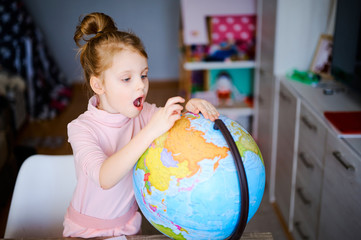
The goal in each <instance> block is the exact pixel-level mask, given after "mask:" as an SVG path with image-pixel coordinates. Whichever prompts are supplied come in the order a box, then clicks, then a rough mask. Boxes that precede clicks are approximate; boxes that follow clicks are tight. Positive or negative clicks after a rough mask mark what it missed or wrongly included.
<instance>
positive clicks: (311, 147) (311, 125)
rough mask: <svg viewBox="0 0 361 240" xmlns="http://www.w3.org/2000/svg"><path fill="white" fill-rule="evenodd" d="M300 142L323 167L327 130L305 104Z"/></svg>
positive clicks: (301, 117)
mask: <svg viewBox="0 0 361 240" xmlns="http://www.w3.org/2000/svg"><path fill="white" fill-rule="evenodd" d="M299 142H302V143H304V145H305V147H306V148H307V150H308V152H310V153H313V154H314V155H315V160H317V161H319V163H320V164H321V165H322V159H323V156H324V152H325V144H324V143H325V142H326V128H325V127H324V126H323V125H322V123H321V122H320V121H319V120H318V119H317V118H316V117H315V116H314V115H313V114H312V113H311V112H310V111H309V110H308V109H307V108H306V107H305V106H304V105H303V104H302V105H301V114H300V129H299Z"/></svg>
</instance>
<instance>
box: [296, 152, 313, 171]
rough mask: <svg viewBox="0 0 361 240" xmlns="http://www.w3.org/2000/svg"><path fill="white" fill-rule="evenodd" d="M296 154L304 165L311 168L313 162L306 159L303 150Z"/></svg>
mask: <svg viewBox="0 0 361 240" xmlns="http://www.w3.org/2000/svg"><path fill="white" fill-rule="evenodd" d="M298 156H299V157H300V159H301V162H302V163H303V164H304V165H305V166H306V168H308V169H313V167H314V166H313V164H312V163H310V162H309V161H308V160H307V158H306V154H305V153H304V152H300V153H299V154H298Z"/></svg>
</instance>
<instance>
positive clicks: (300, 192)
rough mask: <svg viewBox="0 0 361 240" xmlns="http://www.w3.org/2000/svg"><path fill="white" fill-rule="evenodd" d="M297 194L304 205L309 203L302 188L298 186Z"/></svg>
mask: <svg viewBox="0 0 361 240" xmlns="http://www.w3.org/2000/svg"><path fill="white" fill-rule="evenodd" d="M297 194H298V196H300V199H301V200H302V202H303V203H304V204H305V205H311V200H308V199H307V198H306V197H305V195H304V193H303V190H302V188H301V187H298V188H297Z"/></svg>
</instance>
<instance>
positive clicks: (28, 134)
mask: <svg viewBox="0 0 361 240" xmlns="http://www.w3.org/2000/svg"><path fill="white" fill-rule="evenodd" d="M178 92H179V91H178V82H177V81H166V82H164V81H163V82H157V81H156V82H151V83H150V90H149V93H148V97H147V101H148V102H149V103H155V104H156V105H157V106H159V107H160V106H164V104H165V103H166V101H167V99H168V98H169V97H173V96H176V95H178ZM87 104H88V94H86V90H85V86H84V85H83V84H74V85H73V96H72V99H71V102H70V104H69V105H68V106H67V108H66V109H65V110H64V111H63V112H62V113H60V114H59V115H58V116H57V117H55V118H54V119H52V120H48V121H31V122H28V123H26V124H25V126H23V128H22V129H21V131H20V132H19V135H18V136H17V144H18V145H22V146H29V147H34V148H35V149H36V152H37V153H38V154H50V155H65V154H72V150H71V147H70V145H69V143H68V141H67V124H68V123H69V122H70V121H71V120H73V119H75V118H77V117H78V116H79V114H81V113H83V112H84V111H85V110H86V108H87ZM10 202H11V199H9V200H8V204H7V206H5V207H4V208H1V209H0V217H1V220H0V238H1V237H2V236H4V232H5V227H6V221H7V215H8V211H9V206H10Z"/></svg>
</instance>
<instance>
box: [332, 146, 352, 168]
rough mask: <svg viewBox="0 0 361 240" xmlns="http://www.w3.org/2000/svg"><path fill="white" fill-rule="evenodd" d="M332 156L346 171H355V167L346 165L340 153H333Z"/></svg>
mask: <svg viewBox="0 0 361 240" xmlns="http://www.w3.org/2000/svg"><path fill="white" fill-rule="evenodd" d="M332 155H333V156H334V157H335V158H336V159H337V161H339V162H340V163H341V165H342V166H344V168H346V170H348V171H355V167H354V166H352V165H351V164H349V163H347V162H346V161H345V160H343V159H342V156H341V153H340V152H339V151H333V152H332Z"/></svg>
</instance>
